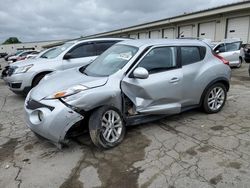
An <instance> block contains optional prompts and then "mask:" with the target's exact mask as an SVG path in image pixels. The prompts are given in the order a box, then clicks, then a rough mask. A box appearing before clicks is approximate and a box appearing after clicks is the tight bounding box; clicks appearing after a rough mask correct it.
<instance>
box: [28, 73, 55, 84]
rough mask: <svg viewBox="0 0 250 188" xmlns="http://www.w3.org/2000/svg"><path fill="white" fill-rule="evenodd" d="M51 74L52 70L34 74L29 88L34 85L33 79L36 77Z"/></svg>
mask: <svg viewBox="0 0 250 188" xmlns="http://www.w3.org/2000/svg"><path fill="white" fill-rule="evenodd" d="M51 72H53V71H52V70H50V71H49V70H48V71H42V72H39V73H38V74H36V75H35V76H34V77H33V79H32V82H31V86H32V87H33V85H34V81H35V79H36V78H37V77H39V76H41V75H46V74H49V73H51Z"/></svg>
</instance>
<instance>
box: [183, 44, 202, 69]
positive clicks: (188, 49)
mask: <svg viewBox="0 0 250 188" xmlns="http://www.w3.org/2000/svg"><path fill="white" fill-rule="evenodd" d="M205 55H206V48H205V47H197V46H185V47H181V63H182V66H185V65H190V64H192V63H196V62H199V61H201V60H202V59H204V57H205Z"/></svg>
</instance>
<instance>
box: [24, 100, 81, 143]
mask: <svg viewBox="0 0 250 188" xmlns="http://www.w3.org/2000/svg"><path fill="white" fill-rule="evenodd" d="M24 109H25V119H26V123H27V126H28V127H29V128H30V129H31V130H32V131H33V132H35V133H36V134H38V135H40V136H42V137H44V138H46V139H48V140H50V141H51V142H53V143H54V144H55V145H57V146H58V147H61V145H63V144H65V143H66V140H65V137H66V134H67V133H68V131H69V130H70V129H72V127H74V126H75V125H77V124H78V123H79V122H81V121H82V120H83V119H84V115H83V114H80V112H77V110H73V109H72V108H71V107H70V106H66V105H65V104H64V103H63V101H61V100H59V99H54V100H41V101H36V100H33V99H31V98H30V97H27V98H26V101H25V105H24Z"/></svg>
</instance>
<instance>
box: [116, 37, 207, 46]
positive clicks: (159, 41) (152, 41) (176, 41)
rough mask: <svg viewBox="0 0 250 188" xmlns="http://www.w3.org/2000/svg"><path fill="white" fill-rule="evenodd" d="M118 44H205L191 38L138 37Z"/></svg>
mask: <svg viewBox="0 0 250 188" xmlns="http://www.w3.org/2000/svg"><path fill="white" fill-rule="evenodd" d="M119 44H124V45H129V46H135V47H138V48H139V47H142V46H155V45H202V46H206V43H204V42H203V41H200V40H191V39H138V40H127V41H122V42H120V43H119Z"/></svg>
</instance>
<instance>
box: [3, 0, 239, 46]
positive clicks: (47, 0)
mask: <svg viewBox="0 0 250 188" xmlns="http://www.w3.org/2000/svg"><path fill="white" fill-rule="evenodd" d="M237 1H239V0H188V1H184V0H165V1H164V0H137V1H136V0H122V1H121V0H75V1H73V0H32V1H28V0H2V1H1V3H0V43H2V42H3V41H4V40H5V39H7V38H8V37H11V36H15V37H18V38H19V39H20V40H21V41H22V42H30V41H41V40H54V39H70V38H76V37H80V36H81V35H82V36H85V35H90V34H95V33H99V32H104V31H109V30H113V29H119V28H122V27H127V26H132V25H135V24H140V23H145V22H149V21H154V20H158V19H162V18H167V17H169V16H176V15H179V14H183V13H184V12H186V13H189V12H193V11H198V10H202V9H208V8H211V7H215V6H219V5H224V4H229V3H234V2H237Z"/></svg>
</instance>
